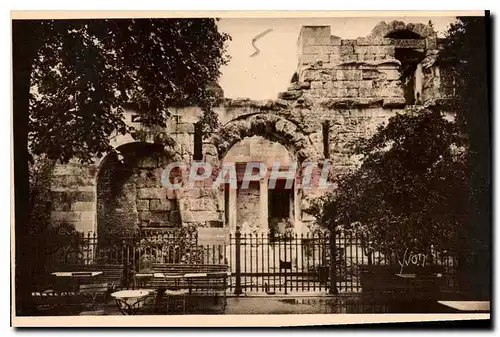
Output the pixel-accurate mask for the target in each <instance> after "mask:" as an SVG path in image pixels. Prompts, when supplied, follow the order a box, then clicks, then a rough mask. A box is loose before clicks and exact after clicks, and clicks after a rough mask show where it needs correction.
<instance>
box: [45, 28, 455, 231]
mask: <svg viewBox="0 0 500 337" xmlns="http://www.w3.org/2000/svg"><path fill="white" fill-rule="evenodd" d="M298 49H299V62H298V67H297V72H296V74H295V75H294V76H293V79H292V83H291V84H290V86H289V88H288V90H287V91H285V92H282V93H280V94H279V98H278V99H276V100H273V101H254V100H250V99H223V98H221V104H220V106H219V107H218V108H217V109H216V111H217V113H218V115H219V121H220V122H221V125H222V126H221V127H220V130H218V131H217V132H215V133H214V134H213V135H212V136H211V137H210V138H209V139H205V140H203V141H202V139H201V137H200V134H199V132H198V129H197V124H196V122H197V121H198V120H199V118H200V114H201V110H200V109H199V108H197V107H185V108H175V109H174V108H173V109H169V110H170V112H171V117H170V118H169V120H168V123H167V124H168V125H167V127H166V128H164V129H160V128H146V127H145V126H144V125H142V124H141V122H140V116H138V115H137V114H136V113H135V112H134V111H127V115H126V118H127V122H128V123H129V124H130V125H132V126H134V127H135V128H136V129H137V130H138V131H137V132H136V134H134V135H126V136H121V135H117V136H115V137H113V138H112V139H111V143H112V145H113V147H114V148H115V149H116V151H113V152H111V153H109V154H108V155H107V156H105V157H104V158H103V159H101V160H96V162H95V163H94V164H92V165H82V164H78V163H76V162H75V163H70V164H67V165H56V167H55V169H54V172H53V180H52V187H51V190H52V220H53V222H54V223H57V222H67V223H72V224H74V225H75V227H76V229H77V230H80V231H85V232H97V233H98V235H99V236H102V235H105V233H108V232H113V231H115V232H118V233H123V234H125V233H127V232H129V231H135V230H137V229H139V228H153V227H154V228H172V227H179V226H187V225H193V226H197V227H207V228H225V229H227V230H234V229H235V228H236V226H240V227H241V229H242V230H243V231H262V232H267V231H268V229H269V227H270V225H271V224H272V223H273V224H275V223H278V224H280V223H282V222H283V220H286V221H285V223H287V224H288V226H291V228H292V229H293V230H294V231H295V232H306V231H308V230H310V227H311V225H313V224H314V218H313V217H311V216H310V215H309V214H307V213H306V212H305V211H304V210H305V209H306V208H307V207H308V204H309V201H310V200H311V198H315V197H317V196H318V195H319V194H320V193H321V191H317V190H304V189H301V187H300V184H298V183H297V184H294V186H293V188H292V189H291V190H284V189H283V188H281V189H280V188H279V187H277V189H276V190H275V191H272V190H270V189H268V185H267V184H268V181H267V180H266V179H262V180H261V181H260V182H256V183H255V184H251V185H250V188H249V189H248V190H246V191H242V190H239V189H237V190H232V189H230V188H224V189H222V190H212V189H211V188H206V183H204V182H199V183H198V185H196V186H195V187H194V188H191V189H184V190H181V191H173V190H168V189H166V188H164V187H163V186H162V183H161V174H162V170H163V168H164V167H165V165H167V164H168V163H170V162H173V161H178V160H181V161H183V162H185V163H187V164H189V163H191V162H193V161H194V160H197V161H204V162H207V163H210V164H211V165H212V166H213V167H217V166H220V164H221V163H222V162H236V164H237V165H240V164H242V163H245V162H255V161H261V162H264V163H266V165H267V166H268V167H270V165H272V162H273V161H279V162H281V163H290V162H292V161H298V162H299V164H300V163H304V162H318V163H319V164H320V165H321V164H322V163H323V161H324V160H325V159H329V160H331V162H332V163H333V166H332V168H331V172H330V173H331V176H334V175H337V174H341V173H342V172H345V170H347V169H349V168H351V167H353V165H356V163H357V161H356V158H355V156H353V155H352V147H351V144H352V141H354V140H356V139H359V138H360V137H367V136H369V135H371V134H372V133H373V132H374V131H375V129H376V127H377V126H378V125H380V124H381V123H385V122H387V120H388V119H389V118H390V117H391V116H393V115H395V114H400V113H408V111H412V110H414V109H415V106H417V107H418V106H421V105H435V104H438V105H440V106H443V107H445V108H446V103H447V101H448V97H451V96H452V95H453V80H452V79H451V77H450V74H449V71H448V70H447V67H446V66H444V65H442V64H441V65H440V64H439V62H438V61H437V55H438V53H439V41H438V39H437V37H436V34H435V33H434V32H433V30H432V29H431V28H430V27H429V26H426V25H423V24H405V23H403V22H398V21H394V22H390V23H385V22H381V23H380V24H378V25H377V26H376V27H375V28H374V29H373V31H372V32H371V34H370V35H369V36H367V37H360V38H357V39H353V40H344V39H341V38H339V37H337V36H333V35H332V34H331V29H330V27H328V26H307V27H302V30H301V32H300V36H299V39H298ZM299 167H300V166H299ZM276 205H280V206H279V207H278V206H276Z"/></svg>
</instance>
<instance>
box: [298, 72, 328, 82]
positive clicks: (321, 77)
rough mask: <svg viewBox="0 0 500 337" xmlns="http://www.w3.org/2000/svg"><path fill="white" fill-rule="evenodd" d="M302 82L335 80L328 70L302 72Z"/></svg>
mask: <svg viewBox="0 0 500 337" xmlns="http://www.w3.org/2000/svg"><path fill="white" fill-rule="evenodd" d="M302 76H303V81H305V82H313V81H331V80H334V79H335V76H334V75H333V72H332V71H330V70H304V72H303V73H302Z"/></svg>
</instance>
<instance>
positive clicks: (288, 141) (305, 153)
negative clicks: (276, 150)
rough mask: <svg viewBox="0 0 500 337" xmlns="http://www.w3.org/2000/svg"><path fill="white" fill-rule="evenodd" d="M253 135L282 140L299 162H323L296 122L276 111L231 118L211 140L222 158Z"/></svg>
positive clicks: (276, 140)
mask: <svg viewBox="0 0 500 337" xmlns="http://www.w3.org/2000/svg"><path fill="white" fill-rule="evenodd" d="M252 136H262V137H264V138H266V139H268V140H270V141H274V142H277V143H280V144H282V145H283V146H285V147H286V148H287V149H288V150H289V151H291V152H292V153H294V155H295V156H296V157H297V160H298V161H299V162H307V161H311V162H320V161H322V160H323V159H324V158H323V157H322V155H321V154H319V153H318V152H317V151H316V149H315V147H314V145H313V143H312V141H311V139H309V137H308V136H307V135H305V134H304V133H302V132H301V130H300V129H299V128H298V127H297V125H296V124H294V123H293V122H291V121H289V120H287V119H285V118H283V117H280V116H278V115H275V114H255V115H249V116H247V117H246V118H239V119H236V120H233V121H230V122H228V123H227V124H226V125H224V126H223V127H222V128H221V129H219V130H218V132H217V133H216V134H215V135H214V136H212V138H211V143H212V144H214V145H215V147H216V149H217V154H218V158H219V160H222V158H224V156H225V155H226V153H227V152H228V151H229V149H230V148H231V147H232V146H233V145H234V144H236V143H238V142H239V141H241V140H243V139H244V138H247V137H252Z"/></svg>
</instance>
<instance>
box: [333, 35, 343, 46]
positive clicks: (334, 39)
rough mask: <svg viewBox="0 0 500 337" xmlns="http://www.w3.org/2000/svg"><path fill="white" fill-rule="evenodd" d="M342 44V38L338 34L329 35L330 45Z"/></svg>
mask: <svg viewBox="0 0 500 337" xmlns="http://www.w3.org/2000/svg"><path fill="white" fill-rule="evenodd" d="M341 44H342V39H341V38H340V37H338V36H330V45H332V46H340V45H341Z"/></svg>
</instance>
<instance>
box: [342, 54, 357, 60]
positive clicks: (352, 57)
mask: <svg viewBox="0 0 500 337" xmlns="http://www.w3.org/2000/svg"><path fill="white" fill-rule="evenodd" d="M357 61H358V55H357V54H347V55H343V56H342V62H357Z"/></svg>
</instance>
